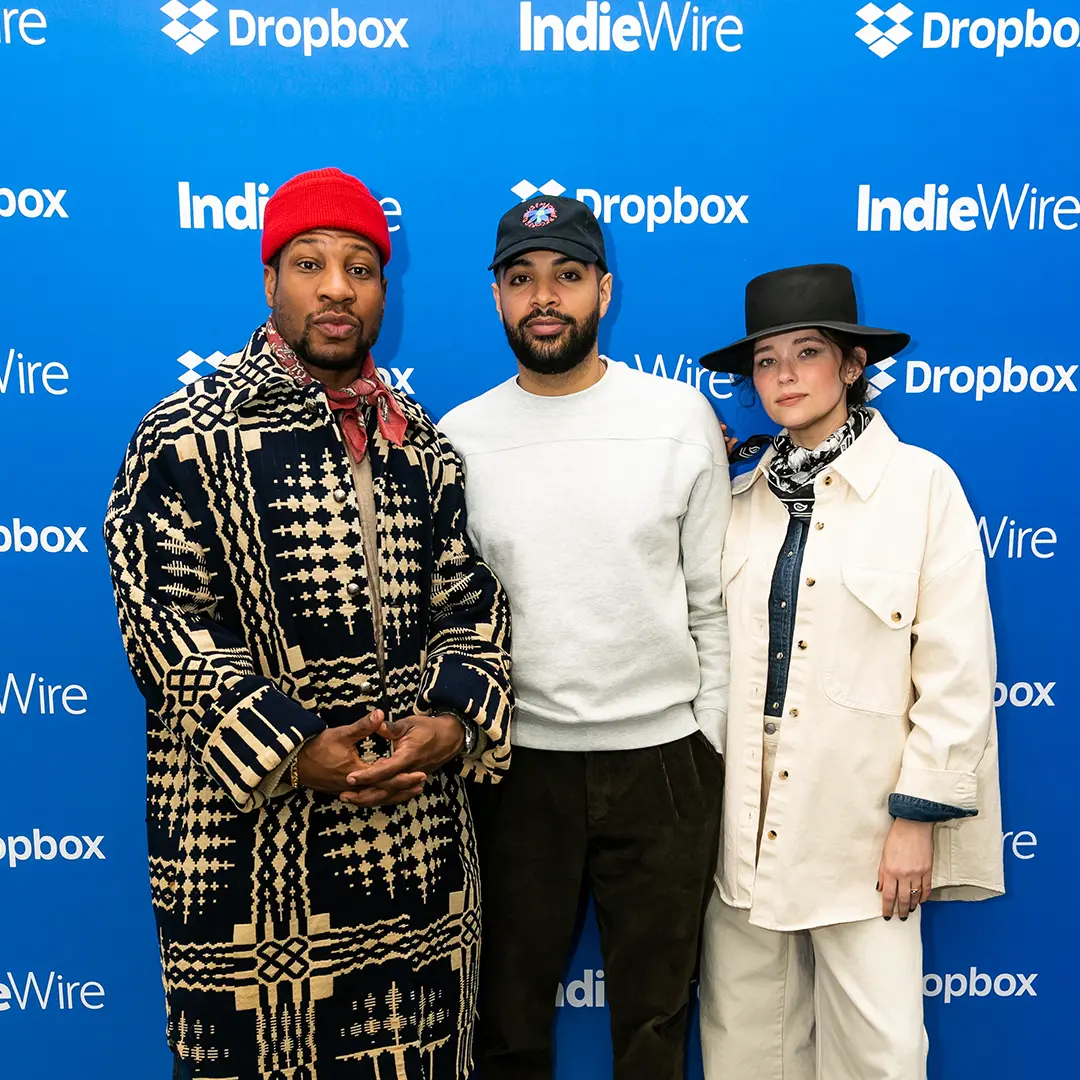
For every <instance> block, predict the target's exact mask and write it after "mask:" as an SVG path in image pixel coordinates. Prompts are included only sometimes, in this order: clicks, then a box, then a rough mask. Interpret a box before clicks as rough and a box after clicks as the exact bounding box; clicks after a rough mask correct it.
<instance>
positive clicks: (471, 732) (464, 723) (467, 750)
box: [438, 706, 480, 758]
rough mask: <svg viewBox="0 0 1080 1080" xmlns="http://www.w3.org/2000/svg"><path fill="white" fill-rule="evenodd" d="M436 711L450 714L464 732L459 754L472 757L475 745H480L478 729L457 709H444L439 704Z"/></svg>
mask: <svg viewBox="0 0 1080 1080" xmlns="http://www.w3.org/2000/svg"><path fill="white" fill-rule="evenodd" d="M438 711H439V712H440V713H442V715H443V716H452V717H453V718H454V719H455V720H456V721H457V722H458V723H459V724H460V725H461V727H462V730H463V731H464V732H465V745H464V746H463V747H462V748H461V756H462V757H463V758H471V757H474V756H475V755H476V750H477V747H478V746H479V745H480V729H479V728H478V727H477V726H476V724H475V723H473V721H472V720H470V719H468V717H465V716H462V715H461V713H459V712H458V711H457V709H444V708H442V707H441V706H439V707H438Z"/></svg>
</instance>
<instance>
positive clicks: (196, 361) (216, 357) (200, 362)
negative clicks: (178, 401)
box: [176, 349, 225, 386]
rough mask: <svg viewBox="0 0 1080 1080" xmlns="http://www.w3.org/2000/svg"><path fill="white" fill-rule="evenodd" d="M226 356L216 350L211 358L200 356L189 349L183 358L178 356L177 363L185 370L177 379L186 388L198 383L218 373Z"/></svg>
mask: <svg viewBox="0 0 1080 1080" xmlns="http://www.w3.org/2000/svg"><path fill="white" fill-rule="evenodd" d="M224 359H225V354H224V353H223V352H220V351H219V350H217V349H215V350H214V351H213V352H212V353H211V354H210V355H209V356H200V355H199V354H198V353H197V352H192V351H191V349H188V351H187V352H186V353H184V355H183V356H178V357H177V358H176V362H177V363H178V364H179V365H180V366H181V367H182V368H183V369H184V370H183V372H182V373H181V374H180V375H178V376H177V378H178V379H179V380H180V382H182V383H183V384H184V385H185V386H190V385H191V384H192V383H193V382H198V381H199V380H200V379H202V378H205V377H206V376H207V375H213V373H214V372H215V371H217V369H218V366H219V365H220V364H221V361H222V360H224Z"/></svg>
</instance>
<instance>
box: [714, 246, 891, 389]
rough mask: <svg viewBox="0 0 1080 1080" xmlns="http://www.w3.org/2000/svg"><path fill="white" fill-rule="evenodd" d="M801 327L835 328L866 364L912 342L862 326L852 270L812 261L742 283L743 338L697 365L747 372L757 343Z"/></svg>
mask: <svg viewBox="0 0 1080 1080" xmlns="http://www.w3.org/2000/svg"><path fill="white" fill-rule="evenodd" d="M804 327H807V328H809V327H818V328H820V329H822V330H838V331H840V332H842V333H844V334H847V335H849V336H850V337H853V338H855V339H857V340H856V344H858V345H861V346H862V348H864V349H865V350H866V362H867V364H876V363H878V362H879V361H881V360H884V359H886V357H889V356H893V355H895V354H896V353H898V352H900V351H901V350H902V349H905V348H907V346H908V343H909V342H910V341H911V335H910V334H904V333H901V332H900V331H899V330H881V329H879V328H878V327H876V326H863V325H862V324H861V323H860V322H859V307H858V304H857V303H856V300H855V283H854V282H853V281H852V279H851V271H850V270H849V269H848V268H847V267H846V266H838V265H837V264H835V263H815V264H812V265H810V266H790V267H788V268H787V269H785V270H772V271H770V272H769V273H767V274H762V275H760V276H759V277H756V278H754V279H753V280H752V281H751V282H750V283H749V284H748V285H747V286H746V337H744V338H740V339H739V340H738V341H736V342H734V343H733V344H731V345H728V346H726V347H725V348H723V349H716V350H715V351H714V352H711V353H706V354H705V355H704V356H703V357H701V359H700V360H698V363H699V364H700V365H701V366H702V367H704V368H709V369H710V370H712V371H729V372H731V373H732V374H733V375H751V374H753V370H754V342H755V341H757V340H759V339H760V338H763V337H771V336H772V335H773V334H785V333H787V332H788V331H789V330H801V329H803V328H804Z"/></svg>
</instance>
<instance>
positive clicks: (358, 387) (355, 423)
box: [266, 319, 408, 461]
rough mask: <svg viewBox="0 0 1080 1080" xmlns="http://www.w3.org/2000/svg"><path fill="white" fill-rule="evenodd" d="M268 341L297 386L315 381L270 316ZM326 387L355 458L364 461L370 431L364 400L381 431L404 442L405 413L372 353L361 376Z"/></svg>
mask: <svg viewBox="0 0 1080 1080" xmlns="http://www.w3.org/2000/svg"><path fill="white" fill-rule="evenodd" d="M266 341H267V344H269V346H270V351H271V353H273V355H274V359H276V360H277V362H278V363H279V364H281V366H282V367H283V368H284V369H285V370H286V371H287V372H288V373H289V375H290V376H292V378H293V379H294V380H295V381H296V384H297V385H298V386H310V385H311V383H313V382H315V379H314V378H312V376H311V375H310V373H309V372H308V370H307V368H305V367H304V365H303V364H302V363H301V362H300V358H299V357H298V356H297V355H296V353H294V352H293V351H292V349H291V348H290V347H289V346H288V345H287V344H286V342H285V339H284V338H283V337H282V336H281V335H280V334H279V333H278V332H277V330H276V329H275V327H274V322H273V320H272V319H270V320H267V323H266ZM324 389H325V391H326V400H327V401H328V402H329V404H330V408H331V409H332V410H333V411H334V412H336V413H337V416H338V420H339V421H340V422H341V433H342V435H344V436H345V442H346V444H347V445H348V447H349V453H350V454H352V456H353V460H354V461H362V460H363V458H364V454H365V453H366V452H367V441H368V433H367V428H366V427H365V426H364V418H363V416H362V415H361V413H360V405H361V404H363V405H373V406H374V407H375V414H376V416H377V417H378V419H379V431H381V432H382V434H383V437H384V438H386V439H387V440H389V441H390V442H392V443H393V444H394V445H395V446H401V445H402V444H403V443H404V442H405V428H406V427H407V426H408V421H407V420H406V418H405V413H404V412H403V411H402V409H401V406H400V405H399V404H398V403H397V400H396V398H395V397H394V395H393V394H391V393H390V391H389V390H388V389H387V388H386V384H385V383H384V382H383V381H382V379H380V378H379V373H378V372H377V371H376V370H375V361H374V360H372V358H371V353H368V355H367V357H366V359H365V360H364V366H363V367H362V368H361V369H360V377H359V378H358V379H356V381H355V382H352V383H350V384H349V385H348V386H343V387H342V388H341V389H340V390H333V389H331V388H330V387H329V386H327V387H324Z"/></svg>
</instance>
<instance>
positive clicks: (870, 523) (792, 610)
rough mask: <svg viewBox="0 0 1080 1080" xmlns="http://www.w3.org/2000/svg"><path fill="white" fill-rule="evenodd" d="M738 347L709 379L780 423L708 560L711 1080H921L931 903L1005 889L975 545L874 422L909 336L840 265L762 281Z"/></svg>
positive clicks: (909, 458) (988, 636) (946, 486)
mask: <svg viewBox="0 0 1080 1080" xmlns="http://www.w3.org/2000/svg"><path fill="white" fill-rule="evenodd" d="M746 329H747V334H746V336H745V337H744V338H742V339H741V340H739V341H737V342H735V344H733V345H730V346H728V347H727V348H725V349H720V350H719V351H717V352H713V353H710V354H708V355H707V356H704V357H702V358H701V361H700V363H701V364H702V365H703V366H704V367H707V368H711V369H714V370H719V371H728V372H731V373H733V374H735V375H737V376H740V377H741V378H742V379H745V380H749V381H752V384H753V387H754V390H755V392H756V393H757V395H758V396H759V397H760V398H761V401H762V404H763V405H764V408H765V411H766V412H767V413H768V414H769V416H770V418H771V419H772V420H774V421H775V422H776V423H777V424H779V425H781V427H782V428H783V430H782V431H781V432H780V434H779V435H777V436H776V437H775V438H774V439H771V440H770V439H760V440H751V442H750V445H749V447H748V448H746V449H744V450H743V453H747V452H750V453H752V452H753V451H754V449H755V448H762V449H763V452H762V453H761V455H760V460H759V461H758V462H757V464H756V466H755V467H754V468H753V470H752V471H750V472H748V473H746V474H744V475H742V476H740V477H739V478H738V479H737V480H736V482H735V485H734V495H735V498H734V506H733V509H732V517H731V524H730V526H729V529H728V534H727V539H726V542H725V547H724V553H723V571H722V577H723V583H724V590H725V594H726V602H727V608H728V617H729V624H730V632H731V653H732V659H731V688H730V706H729V713H728V727H727V731H726V735H725V745H726V752H725V761H726V765H727V778H726V788H725V793H724V825H723V838H722V841H721V845H720V862H719V867H718V871H717V878H716V881H717V887H716V889H715V890H714V893H713V896H712V899H711V901H710V904H709V909H708V914H707V916H706V922H705V933H704V950H703V956H702V974H701V1035H702V1050H703V1057H704V1062H705V1075H706V1080H759V1078H763V1077H770V1078H772V1077H777V1078H779V1077H781V1076H782V1077H783V1078H784V1080H813V1078H815V1077H820V1078H821V1080H923V1078H924V1077H925V1075H926V1071H925V1070H926V1036H925V1032H924V1029H923V1024H922V942H921V937H920V916H921V905H922V903H923V901H925V900H927V899H981V898H984V897H987V896H994V895H998V894H1000V893H1001V892H1002V891H1003V886H1002V859H1001V845H1000V836H1001V814H1000V804H999V793H998V781H997V737H996V727H995V720H994V705H993V695H994V680H995V655H994V640H993V628H992V625H991V620H990V609H989V604H988V600H987V592H986V580H985V567H984V561H983V553H982V547H981V545H980V541H979V535H978V530H977V527H976V524H975V518H974V515H973V514H972V512H971V509H970V507H969V506H968V503H967V499H966V498H965V496H964V492H963V490H962V489H961V487H960V484H959V482H958V481H957V479H956V476H955V474H954V473H953V472H952V470H951V469H950V468H949V467H948V465H946V464H945V462H943V461H942V460H941V459H940V458H937V457H935V456H934V455H933V454H930V453H928V452H926V451H925V450H921V449H919V448H917V447H914V446H909V445H906V444H904V443H901V442H900V441H899V439H897V437H896V436H895V435H894V434H893V432H892V431H891V430H890V428H889V427H888V425H887V424H886V422H885V420H884V418H883V417H882V416H881V415H880V414H879V413H878V412H877V411H876V410H873V409H870V408H868V407H867V406H866V404H865V402H866V396H867V389H868V386H867V382H866V377H865V374H864V370H865V368H866V365H867V364H868V363H876V362H878V361H881V360H883V359H885V358H886V357H888V356H890V355H891V354H893V353H895V352H899V351H900V350H901V349H903V348H904V347H906V345H907V344H908V342H909V340H910V339H909V337H908V335H907V334H903V333H898V332H896V331H892V330H880V329H877V328H874V327H869V326H863V325H860V324H859V321H858V315H857V307H856V302H855V291H854V287H853V284H852V279H851V272H850V271H849V270H848V269H847V268H846V267H843V266H832V265H818V266H801V267H794V268H791V269H786V270H777V271H774V272H772V273H769V274H765V275H763V276H761V277H758V278H755V279H754V280H753V281H751V282H750V284H749V285H748V286H747V289H746ZM763 444H764V446H763ZM765 447H767V448H765Z"/></svg>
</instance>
